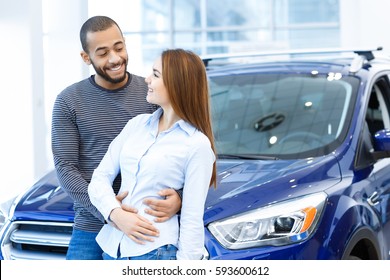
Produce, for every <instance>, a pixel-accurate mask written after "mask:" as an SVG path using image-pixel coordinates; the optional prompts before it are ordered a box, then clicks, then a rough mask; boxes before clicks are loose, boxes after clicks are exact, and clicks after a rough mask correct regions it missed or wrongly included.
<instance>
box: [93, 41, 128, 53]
mask: <svg viewBox="0 0 390 280" xmlns="http://www.w3.org/2000/svg"><path fill="white" fill-rule="evenodd" d="M118 45H124V43H123V42H122V41H119V42H116V43H115V44H114V47H117V46H118ZM107 49H109V47H99V48H97V49H96V50H95V52H98V51H101V50H107Z"/></svg>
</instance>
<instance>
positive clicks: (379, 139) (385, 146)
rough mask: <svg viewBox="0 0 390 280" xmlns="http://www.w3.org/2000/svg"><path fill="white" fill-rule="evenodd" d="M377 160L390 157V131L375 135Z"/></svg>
mask: <svg viewBox="0 0 390 280" xmlns="http://www.w3.org/2000/svg"><path fill="white" fill-rule="evenodd" d="M374 147H375V151H373V152H372V153H373V156H374V158H375V159H381V158H387V157H390V129H382V130H379V131H377V132H376V133H375V135H374Z"/></svg>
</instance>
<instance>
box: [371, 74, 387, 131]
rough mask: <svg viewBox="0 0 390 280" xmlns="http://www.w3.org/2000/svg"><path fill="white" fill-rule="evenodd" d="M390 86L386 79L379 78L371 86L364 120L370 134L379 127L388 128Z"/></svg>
mask: <svg viewBox="0 0 390 280" xmlns="http://www.w3.org/2000/svg"><path fill="white" fill-rule="evenodd" d="M389 94H390V88H389V83H388V81H387V79H385V78H381V79H379V80H378V81H377V82H376V83H375V85H374V86H373V88H372V91H371V96H370V99H369V102H368V107H367V113H366V121H367V125H368V129H369V131H370V133H371V135H374V134H375V133H376V132H377V131H379V130H381V129H385V128H386V129H390V118H389Z"/></svg>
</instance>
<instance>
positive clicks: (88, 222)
mask: <svg viewBox="0 0 390 280" xmlns="http://www.w3.org/2000/svg"><path fill="white" fill-rule="evenodd" d="M80 41H81V45H82V49H83V50H82V52H81V57H82V59H83V61H84V62H85V63H86V64H87V65H92V66H93V68H94V69H95V72H96V75H92V76H91V77H89V78H87V79H84V80H82V81H80V82H78V83H75V84H73V85H71V86H69V87H67V88H66V89H65V90H63V91H62V92H61V93H60V94H59V95H58V96H57V99H56V101H55V104H54V108H53V116H52V150H53V158H54V164H55V168H56V171H57V175H58V179H59V181H60V184H61V186H62V187H63V188H64V189H65V191H66V192H67V193H68V194H69V195H70V197H71V198H72V199H73V200H74V210H75V218H74V228H73V234H72V238H71V241H70V244H69V248H68V252H67V259H87V260H94V259H102V250H101V249H100V247H99V246H98V245H97V243H96V240H95V238H96V235H97V233H98V232H99V230H100V229H101V227H102V226H103V224H104V223H107V222H113V223H114V225H115V226H116V227H117V228H119V229H120V230H122V231H123V232H124V233H126V234H128V235H136V236H137V238H139V239H145V240H146V241H148V240H150V237H151V236H158V232H157V229H156V228H155V227H154V226H153V223H152V221H145V219H143V218H142V217H141V216H140V215H137V217H138V220H137V221H136V226H135V227H134V226H133V227H131V226H130V224H129V223H127V219H126V214H129V213H130V212H136V209H133V208H131V207H129V206H125V205H122V208H123V209H124V210H126V211H122V212H121V213H122V215H121V217H120V218H118V219H117V220H115V221H105V220H104V218H103V216H102V215H101V213H99V211H98V210H97V209H96V208H95V207H94V206H93V205H92V203H91V201H90V199H89V196H88V184H89V182H90V179H91V176H92V173H93V171H94V169H95V168H96V167H97V166H98V164H99V163H100V161H101V159H102V158H103V156H104V154H105V152H106V151H107V148H108V146H109V144H110V143H111V141H112V140H113V139H114V138H115V137H116V136H117V135H118V134H119V132H120V131H121V130H122V128H123V127H124V126H125V124H126V123H127V122H128V121H129V120H130V119H131V118H133V117H135V116H136V115H138V114H142V113H151V112H153V111H154V110H156V109H157V108H156V107H155V106H153V105H151V104H149V103H147V102H146V94H147V85H146V83H145V80H144V78H143V77H139V76H137V75H134V74H130V73H128V72H127V63H128V55H127V51H126V45H125V39H124V37H123V34H122V31H121V29H120V28H119V26H118V25H117V23H116V22H115V21H113V20H112V19H110V18H108V17H105V16H95V17H92V18H90V19H88V20H87V21H86V22H85V23H84V24H83V26H82V27H81V30H80ZM110 183H111V184H112V185H113V189H114V191H115V193H117V192H118V190H119V187H120V178H118V177H117V178H116V179H115V180H114V181H113V182H110ZM126 195H127V194H126V193H125V194H119V195H118V196H117V199H118V200H119V201H122V199H123V198H124V197H125V196H126ZM157 195H160V196H161V197H165V198H166V199H165V200H164V199H147V200H146V201H145V203H146V204H147V205H149V206H150V209H147V210H146V211H147V212H148V213H149V214H151V215H154V216H156V217H157V218H156V220H155V221H156V222H161V221H165V220H167V219H168V218H170V217H171V216H172V215H174V214H175V213H177V212H178V211H179V209H180V206H181V200H180V196H179V195H178V194H177V193H176V191H174V190H167V191H164V192H161V193H159V194H156V196H157ZM133 224H134V223H133Z"/></svg>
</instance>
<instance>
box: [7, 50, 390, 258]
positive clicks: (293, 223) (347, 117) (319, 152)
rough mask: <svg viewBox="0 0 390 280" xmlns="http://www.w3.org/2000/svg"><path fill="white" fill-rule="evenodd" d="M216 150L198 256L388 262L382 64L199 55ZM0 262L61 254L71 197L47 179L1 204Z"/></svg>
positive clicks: (389, 139) (336, 55)
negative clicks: (207, 87)
mask: <svg viewBox="0 0 390 280" xmlns="http://www.w3.org/2000/svg"><path fill="white" fill-rule="evenodd" d="M204 62H205V64H206V67H207V69H208V77H209V82H210V89H211V99H212V114H213V125H214V134H215V141H216V147H217V152H218V161H217V166H218V181H217V184H218V186H217V188H216V189H210V191H209V194H208V198H207V202H206V208H205V214H204V225H205V233H206V241H205V259H220V260H222V259H229V260H236V259H248V260H249V259H256V260H288V259H299V260H314V259H321V260H324V259H329V260H343V259H364V260H378V259H390V79H389V78H390V58H388V57H386V56H385V55H383V54H382V51H381V49H380V48H378V49H373V50H370V49H368V50H328V51H326V50H314V51H311V52H310V51H307V52H304V51H300V52H285V53H268V54H264V53H257V54H254V53H252V54H237V55H215V56H213V57H205V58H204ZM1 209H2V217H1V218H2V225H0V226H1V231H0V234H1V235H0V236H1V240H0V247H1V255H0V258H3V259H55V258H59V259H61V258H62V259H63V258H64V257H65V254H66V250H67V245H68V242H69V239H70V235H71V232H72V222H73V215H74V213H73V210H72V201H71V199H70V198H69V197H68V196H67V195H66V193H65V192H63V190H62V189H61V187H60V186H59V184H58V181H57V178H56V175H55V172H51V173H49V174H47V175H46V176H45V177H44V178H42V179H41V180H39V181H38V182H37V183H36V184H35V185H34V186H32V187H31V188H30V189H29V190H28V191H27V192H26V193H23V194H22V195H20V196H19V197H18V198H16V199H15V200H13V201H11V202H10V203H9V204H8V205H3V207H2V208H1Z"/></svg>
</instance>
